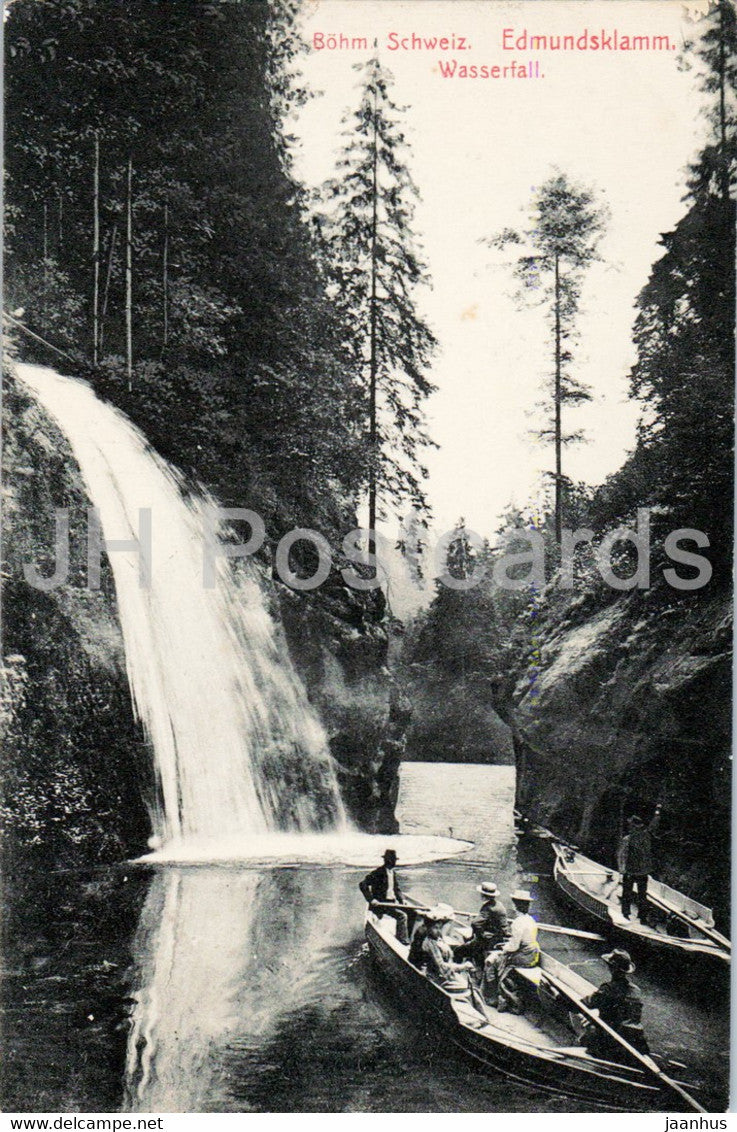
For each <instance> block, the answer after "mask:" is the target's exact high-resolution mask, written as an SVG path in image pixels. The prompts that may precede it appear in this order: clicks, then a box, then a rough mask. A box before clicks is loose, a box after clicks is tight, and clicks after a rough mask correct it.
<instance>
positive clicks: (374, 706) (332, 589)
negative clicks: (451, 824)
mask: <svg viewBox="0 0 737 1132" xmlns="http://www.w3.org/2000/svg"><path fill="white" fill-rule="evenodd" d="M278 598H279V607H280V611H281V619H282V623H283V625H284V628H285V633H286V638H287V642H288V645H289V651H290V654H291V656H292V658H293V660H294V663H295V665H296V667H297V670H298V671H299V673H300V675H301V677H302V679H303V681H304V682H305V684H306V686H307V691H308V693H309V696H310V699H311V701H312V702H313V703H314V704H315V705H316V707H317V709H318V712H319V714H320V718H321V720H322V722H323V724H324V726H325V728H326V729H327V732H328V736H329V741H330V750H331V753H332V756H333V758H334V760H335V769H336V772H337V775H338V781H339V783H340V787H341V793H342V795H343V800H344V802H345V804H346V808H347V810H348V813H349V815H350V817H351V818H352V819H353V820H354V821H355V822H356V823H357V824H358V825H359V826H360V827H361V828H362V829H366V830H367V831H369V832H370V833H395V832H396V831H397V829H398V825H397V821H396V818H395V816H394V807H395V805H396V801H397V793H398V789H399V766H400V761H401V758H402V756H403V754H404V748H405V739H404V736H405V731H406V727H407V724H408V722H409V718H410V715H411V712H410V710H409V708H408V706H407V704H406V702H405V701H404V699H403V697H402V695H401V692H400V691H399V689H398V687H397V685H396V684H395V682H394V680H393V679H392V677H391V675H390V673H389V669H388V667H387V659H388V648H389V633H390V632H391V627H389V629H387V627H386V626H385V625H384V624H383V623H382V622H381V621H380V620H377V618H376V613H377V611H376V610H371V609H367V605H366V602H365V599H364V597H363V595H361V596H358V595H357V594H356V592H355V591H353V590H351V589H350V588H349V587H347V586H344V585H341V584H339V583H336V582H334V581H333V582H332V583H328V584H326V586H325V587H324V588H323V590H322V591H321V592H320V593H319V596H318V595H315V597H314V598H312V599H311V600H310V599H309V598H308V597H306V596H305V595H296V594H294V593H293V592H292V591H290V590H288V589H286V588H285V587H283V586H280V587H279V592H278Z"/></svg>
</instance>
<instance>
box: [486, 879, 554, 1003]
mask: <svg viewBox="0 0 737 1132" xmlns="http://www.w3.org/2000/svg"><path fill="white" fill-rule="evenodd" d="M512 903H513V904H514V907H515V909H516V912H517V915H516V916H515V918H514V919H513V920H512V927H511V930H510V933H509V939H508V940H507V941H506V943H503V944H500V945H497V947H496V949H495V950H494V951H492V952H491V953H490V954H489V955H487V957H486V962H485V964H484V983H483V989H484V995H485V997H486V999H487V1001H489V1000H490V999H491V998H493V997H494V995H495V994H496V995H497V1002H496V1008H497V1010H502V1011H503V1010H511V1011H512V1012H513V1013H515V1014H519V1013H521V1003H520V1000H519V997H518V995H517V994H516V993H515V991H514V989H513V987H512V984H511V979H510V977H509V976H510V974H511V972H512V971H513V970H514V968H515V967H536V966H537V965H538V963H539V962H540V948H539V946H538V942H537V924H536V923H535V921H534V920H533V918H532V916H531V915H530V904H531V903H532V896H531V895H530V893H529V892H528V891H527V889H525V888H518V889H516V890H515V891H514V892H513V893H512Z"/></svg>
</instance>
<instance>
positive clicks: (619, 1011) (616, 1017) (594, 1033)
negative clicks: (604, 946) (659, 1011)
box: [583, 949, 649, 1060]
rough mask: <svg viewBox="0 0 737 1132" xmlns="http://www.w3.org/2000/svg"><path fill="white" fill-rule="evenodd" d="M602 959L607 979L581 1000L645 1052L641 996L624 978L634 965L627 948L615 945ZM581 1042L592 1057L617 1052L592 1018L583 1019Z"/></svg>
mask: <svg viewBox="0 0 737 1132" xmlns="http://www.w3.org/2000/svg"><path fill="white" fill-rule="evenodd" d="M602 959H603V960H604V962H605V963H606V964H607V966H608V967H609V970H610V972H611V976H612V977H611V981H610V982H605V983H602V984H601V986H600V987H599V989H598V990H597V991H594V993H593V994H590V995H589V996H588V998H585V999H584V1000H583V1001H584V1003H585V1005H586V1006H589V1007H591V1008H592V1009H593V1010H598V1011H599V1017H600V1018H601V1020H602V1022H606V1024H607V1025H608V1026H611V1028H612V1029H613V1030H616V1031H617V1033H618V1034H621V1035H622V1037H623V1038H624V1039H625V1040H626V1041H628V1042H629V1043H630V1045H631V1046H634V1047H635V1049H636V1050H639V1052H640V1053H648V1052H649V1047H648V1044H647V1038H646V1037H645V1031H644V1030H643V1028H642V1025H641V1021H640V1020H641V1018H642V1000H641V999H640V997H639V995H640V991H639V987H636V986H635V984H634V983H633V982H631V981H630V979H629V978H628V976H629V975H631V974H632V973H633V971H634V969H635V966H634V963H633V962H632V960H631V959H630V955H629V952H628V951H619V950H617V949H615V950H614V951H610V953H609V954H608V955H602ZM583 1043H584V1045H585V1046H586V1050H587V1052H588V1053H590V1054H591V1056H592V1057H601V1058H604V1059H607V1060H608V1059H610V1058H612V1057H613V1056H615V1055H616V1053H617V1046H616V1045H615V1043H614V1042H613V1041H612V1040H611V1038H609V1037H608V1036H607V1034H606V1033H604V1032H603V1031H601V1030H599V1029H598V1028H597V1027H596V1025H595V1024H594V1023H593V1022H587V1024H586V1028H585V1030H584V1033H583Z"/></svg>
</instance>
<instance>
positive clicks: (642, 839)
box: [617, 802, 661, 924]
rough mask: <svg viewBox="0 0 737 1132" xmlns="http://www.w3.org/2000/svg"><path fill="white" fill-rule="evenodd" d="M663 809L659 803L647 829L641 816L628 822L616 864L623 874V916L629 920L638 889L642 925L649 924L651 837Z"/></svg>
mask: <svg viewBox="0 0 737 1132" xmlns="http://www.w3.org/2000/svg"><path fill="white" fill-rule="evenodd" d="M660 810H661V806H660V803H659V802H658V804H657V806H656V807H655V815H654V817H653V820H652V821H651V822H650V825H649V826H647V827H646V826H645V823H644V822H643V820H642V818H641V817H640V816H639V814H633V815H632V816H631V817H630V818H629V819H628V822H627V827H628V831H629V832H628V833H627V834H626V836H625V837H623V838H622V840H621V841H620V843H619V852H618V854H617V864H618V867H619V871H620V873H621V874H622V915H623V916H624V917H625V919H627V920H628V919H629V917H630V909H631V905H632V898H633V896H634V890H635V888H636V889H637V913H638V916H639V917H640V923H641V924H647V922H648V906H647V878H648V876H649V874H650V873H651V872H652V871H653V842H652V837H653V834H654V833H655V832H656V831H657V829H658V826H659V824H660Z"/></svg>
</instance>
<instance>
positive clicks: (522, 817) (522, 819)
mask: <svg viewBox="0 0 737 1132" xmlns="http://www.w3.org/2000/svg"><path fill="white" fill-rule="evenodd" d="M514 833H515V836H516V837H530V838H534V839H535V840H537V841H552V840H553V838H554V837H555V834H553V833H551V832H550V830H549V829H546V828H545V826H544V825H538V823H537V822H534V821H532V819H531V818H528V817H527V815H526V814H522V813H520V811H519V810H515V811H514Z"/></svg>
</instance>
